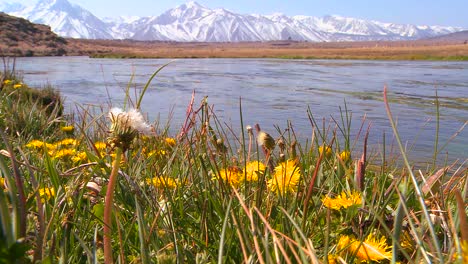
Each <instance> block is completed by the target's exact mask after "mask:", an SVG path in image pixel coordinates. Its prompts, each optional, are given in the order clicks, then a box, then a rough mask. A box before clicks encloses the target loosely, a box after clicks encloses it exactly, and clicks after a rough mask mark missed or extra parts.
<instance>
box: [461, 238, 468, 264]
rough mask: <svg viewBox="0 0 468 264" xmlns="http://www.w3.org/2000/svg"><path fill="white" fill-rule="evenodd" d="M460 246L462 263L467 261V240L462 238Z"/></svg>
mask: <svg viewBox="0 0 468 264" xmlns="http://www.w3.org/2000/svg"><path fill="white" fill-rule="evenodd" d="M461 248H462V260H463V261H462V263H468V241H466V240H462V241H461Z"/></svg>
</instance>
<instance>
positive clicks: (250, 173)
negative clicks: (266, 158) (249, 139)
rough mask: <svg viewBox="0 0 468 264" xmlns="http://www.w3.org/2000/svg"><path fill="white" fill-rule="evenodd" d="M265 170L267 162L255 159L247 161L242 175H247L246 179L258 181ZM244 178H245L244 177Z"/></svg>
mask: <svg viewBox="0 0 468 264" xmlns="http://www.w3.org/2000/svg"><path fill="white" fill-rule="evenodd" d="M264 172H265V164H263V163H262V162H260V161H258V160H255V161H251V162H249V163H247V165H246V166H245V169H244V172H243V173H242V174H243V176H242V177H246V178H245V180H246V181H249V182H253V181H258V175H259V174H263V173H264ZM242 180H244V179H242Z"/></svg>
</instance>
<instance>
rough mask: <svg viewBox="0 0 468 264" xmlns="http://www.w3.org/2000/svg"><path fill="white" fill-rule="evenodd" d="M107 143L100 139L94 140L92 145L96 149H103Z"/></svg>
mask: <svg viewBox="0 0 468 264" xmlns="http://www.w3.org/2000/svg"><path fill="white" fill-rule="evenodd" d="M106 146H107V144H106V143H104V142H101V141H98V142H95V143H94V147H96V149H97V150H104V149H106Z"/></svg>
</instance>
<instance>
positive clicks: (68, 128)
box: [60, 126, 75, 133]
mask: <svg viewBox="0 0 468 264" xmlns="http://www.w3.org/2000/svg"><path fill="white" fill-rule="evenodd" d="M60 130H62V131H63V132H65V133H73V131H75V127H74V126H62V127H60Z"/></svg>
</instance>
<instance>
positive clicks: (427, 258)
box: [0, 74, 468, 263]
mask: <svg viewBox="0 0 468 264" xmlns="http://www.w3.org/2000/svg"><path fill="white" fill-rule="evenodd" d="M2 76H3V77H5V78H2V79H4V81H3V87H2V89H1V90H0V95H1V96H0V100H1V104H0V106H1V107H2V108H1V111H0V116H1V117H2V118H1V119H0V131H1V133H0V138H1V139H0V149H1V151H0V165H1V166H0V211H1V212H2V214H1V215H2V217H0V227H1V230H2V232H0V249H2V250H1V251H0V262H5V263H14V262H16V261H18V262H32V263H35V262H47V261H50V260H51V259H61V260H67V261H68V262H72V263H84V262H86V263H97V262H99V263H103V262H104V259H105V260H106V261H105V262H106V263H111V262H114V261H119V262H121V263H123V262H125V263H153V262H157V263H159V262H160V263H176V262H181V263H182V262H183V263H215V262H218V263H222V262H229V263H248V262H265V263H266V262H280V263H327V262H328V263H340V262H343V263H357V262H373V263H388V262H389V261H390V260H393V262H399V263H421V262H426V263H445V262H451V263H464V262H466V261H468V224H467V221H466V219H467V216H466V201H467V197H466V195H467V193H468V189H467V188H468V184H467V177H468V171H467V168H466V161H461V162H455V163H453V164H450V165H446V166H443V167H437V166H436V164H437V161H436V160H435V159H436V155H434V160H428V161H427V162H428V163H427V164H428V166H426V168H425V169H418V170H416V169H414V168H413V167H412V166H411V163H410V162H411V161H407V160H406V161H405V165H403V166H399V165H396V164H395V163H392V162H391V157H388V156H387V155H386V154H385V153H386V151H385V143H383V151H382V153H381V155H380V156H379V159H380V162H379V164H378V165H375V164H374V163H373V160H372V159H371V158H370V153H368V150H367V148H366V145H367V137H368V136H367V135H365V132H364V131H360V132H359V133H360V134H361V133H362V136H359V137H354V136H351V134H352V131H350V129H351V124H350V122H351V119H350V115H349V113H348V112H347V111H346V109H345V110H344V111H342V112H338V113H336V115H337V117H336V118H337V119H336V120H337V121H335V122H332V123H331V124H325V123H323V124H321V122H322V121H321V120H317V121H318V122H316V120H315V119H314V117H313V116H311V117H310V118H311V126H312V129H313V132H312V134H311V138H309V140H308V141H307V142H308V143H305V144H301V143H299V142H298V140H297V138H296V132H297V131H296V130H295V128H294V126H293V124H290V123H288V125H287V127H277V130H278V131H277V132H278V133H274V131H271V130H270V129H266V130H262V128H261V127H260V125H262V124H260V125H255V126H254V127H250V126H246V127H245V128H244V127H242V128H241V129H240V130H234V129H233V128H232V127H228V126H226V125H225V123H223V121H222V120H220V119H218V118H217V116H216V113H215V112H214V111H213V108H212V107H211V105H210V102H209V101H208V99H207V98H204V100H202V101H201V102H200V103H196V102H195V101H192V102H191V103H190V104H189V105H188V107H187V108H186V109H187V111H186V116H187V119H186V122H185V124H184V125H183V127H182V128H181V129H180V130H179V131H178V132H177V133H172V134H171V133H170V132H169V131H171V129H170V124H166V125H161V124H160V123H158V122H155V123H151V124H149V123H147V122H146V121H145V119H144V118H143V116H142V115H141V112H140V111H139V110H135V109H133V110H128V109H127V110H122V109H116V108H113V109H107V108H105V107H103V106H101V107H96V108H89V107H84V106H83V107H77V108H76V109H77V111H76V112H75V113H73V114H70V115H62V114H61V111H59V109H60V107H59V105H58V104H56V105H55V106H53V110H52V112H48V111H50V109H49V104H42V103H40V102H42V99H41V98H42V97H31V96H29V95H30V91H29V90H23V88H27V87H28V86H27V84H24V83H23V82H22V80H19V79H17V78H16V77H15V75H14V74H4V75H2ZM137 88H138V89H137V90H136V91H141V92H140V93H138V92H136V93H137V99H138V100H137V101H136V105H135V106H136V108H139V106H140V104H139V103H140V102H141V99H142V98H143V94H144V93H145V92H146V89H147V88H148V87H147V86H146V87H145V86H143V87H137ZM140 88H141V89H140ZM52 93H53V91H52ZM127 95H128V94H127ZM56 96H59V95H58V94H56ZM49 97H50V96H47V98H49ZM388 99H389V98H387V93H386V92H384V94H383V100H384V107H385V108H386V109H387V112H388V119H389V120H390V121H391V122H390V123H391V125H390V128H389V129H392V131H393V133H394V135H395V137H396V138H397V141H398V145H399V151H400V152H401V155H402V156H405V157H406V153H405V151H406V150H405V147H404V146H403V145H402V144H401V140H400V135H399V133H398V132H397V130H396V125H395V123H394V122H393V116H392V115H391V111H390V108H391V105H388V102H389V100H388ZM126 103H127V104H126V105H132V104H135V101H132V100H131V98H128V97H126ZM11 106H13V107H11ZM54 109H55V110H54ZM31 114H35V115H38V116H33V115H31ZM18 115H21V116H24V117H25V118H24V119H22V120H21V123H20V122H18V119H17V118H16V117H17V116H18ZM241 115H242V114H241ZM73 117H74V118H73ZM340 117H341V118H340ZM4 120H5V122H3V121H4ZM241 120H242V117H241ZM15 122H17V123H18V124H16V123H15ZM241 123H242V122H241ZM25 127H26V128H28V129H27V130H25V129H24V128H25ZM327 127H328V128H327ZM330 127H334V131H335V132H334V133H333V134H329V133H327V131H328V130H329V129H330ZM263 128H264V129H265V127H263ZM442 128H443V127H442ZM442 128H441V129H442ZM384 139H385V137H384ZM356 141H359V142H362V143H363V144H362V145H363V147H362V148H358V149H354V148H353V146H355V143H356ZM435 144H436V146H437V142H435ZM434 151H435V152H437V149H434ZM265 260H267V261H265ZM273 260H276V261H273Z"/></svg>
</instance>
